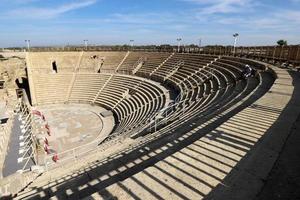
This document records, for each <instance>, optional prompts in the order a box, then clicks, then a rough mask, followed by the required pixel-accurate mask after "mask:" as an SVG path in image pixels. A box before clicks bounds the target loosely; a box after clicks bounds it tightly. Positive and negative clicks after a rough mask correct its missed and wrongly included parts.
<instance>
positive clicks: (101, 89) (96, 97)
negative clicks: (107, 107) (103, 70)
mask: <svg viewBox="0 0 300 200" xmlns="http://www.w3.org/2000/svg"><path fill="white" fill-rule="evenodd" d="M113 76H114V75H113V74H111V75H110V77H109V78H108V79H107V80H106V82H105V83H104V85H103V86H102V87H101V88H100V90H99V91H98V93H97V94H96V96H95V98H94V99H93V101H92V103H93V104H94V103H95V101H96V100H97V99H98V97H99V95H100V93H101V92H102V91H103V89H104V88H105V87H106V85H107V84H108V83H109V81H110V80H111V79H112V77H113Z"/></svg>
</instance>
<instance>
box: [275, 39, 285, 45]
mask: <svg viewBox="0 0 300 200" xmlns="http://www.w3.org/2000/svg"><path fill="white" fill-rule="evenodd" d="M277 44H278V45H279V46H285V45H287V41H286V40H278V41H277Z"/></svg>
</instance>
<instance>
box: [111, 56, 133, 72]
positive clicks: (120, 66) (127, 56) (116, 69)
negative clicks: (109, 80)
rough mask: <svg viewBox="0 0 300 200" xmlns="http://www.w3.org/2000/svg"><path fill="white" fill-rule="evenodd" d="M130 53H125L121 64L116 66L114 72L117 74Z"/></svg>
mask: <svg viewBox="0 0 300 200" xmlns="http://www.w3.org/2000/svg"><path fill="white" fill-rule="evenodd" d="M129 54H130V51H127V53H126V55H125V56H124V58H123V60H121V62H120V63H119V65H118V66H117V68H116V70H115V72H118V70H119V68H120V67H121V66H122V65H123V63H124V61H125V60H126V58H127V57H128V56H129Z"/></svg>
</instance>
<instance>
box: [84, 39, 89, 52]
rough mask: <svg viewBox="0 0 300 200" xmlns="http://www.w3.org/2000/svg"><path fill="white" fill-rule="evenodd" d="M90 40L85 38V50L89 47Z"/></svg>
mask: <svg viewBox="0 0 300 200" xmlns="http://www.w3.org/2000/svg"><path fill="white" fill-rule="evenodd" d="M88 41H89V40H83V42H84V46H85V50H87V49H88Z"/></svg>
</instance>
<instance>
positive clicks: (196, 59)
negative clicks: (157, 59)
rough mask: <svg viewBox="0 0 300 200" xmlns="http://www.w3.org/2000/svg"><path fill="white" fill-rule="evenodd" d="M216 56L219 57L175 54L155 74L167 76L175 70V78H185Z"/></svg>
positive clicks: (156, 75)
mask: <svg viewBox="0 0 300 200" xmlns="http://www.w3.org/2000/svg"><path fill="white" fill-rule="evenodd" d="M215 58H217V57H214V56H203V55H193V54H174V55H173V56H172V57H171V58H170V59H169V60H168V61H166V62H165V63H164V64H163V65H162V66H161V67H160V68H158V69H157V70H156V71H155V72H154V73H153V76H154V77H161V78H166V77H167V76H168V75H169V74H170V73H172V72H173V73H174V74H173V75H172V78H173V79H179V80H180V79H184V78H187V77H188V76H189V75H192V74H193V73H195V71H198V70H199V68H201V67H203V66H205V65H207V64H208V63H210V62H211V61H213V60H214V59H215ZM176 67H178V70H176ZM174 70H176V71H174Z"/></svg>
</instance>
